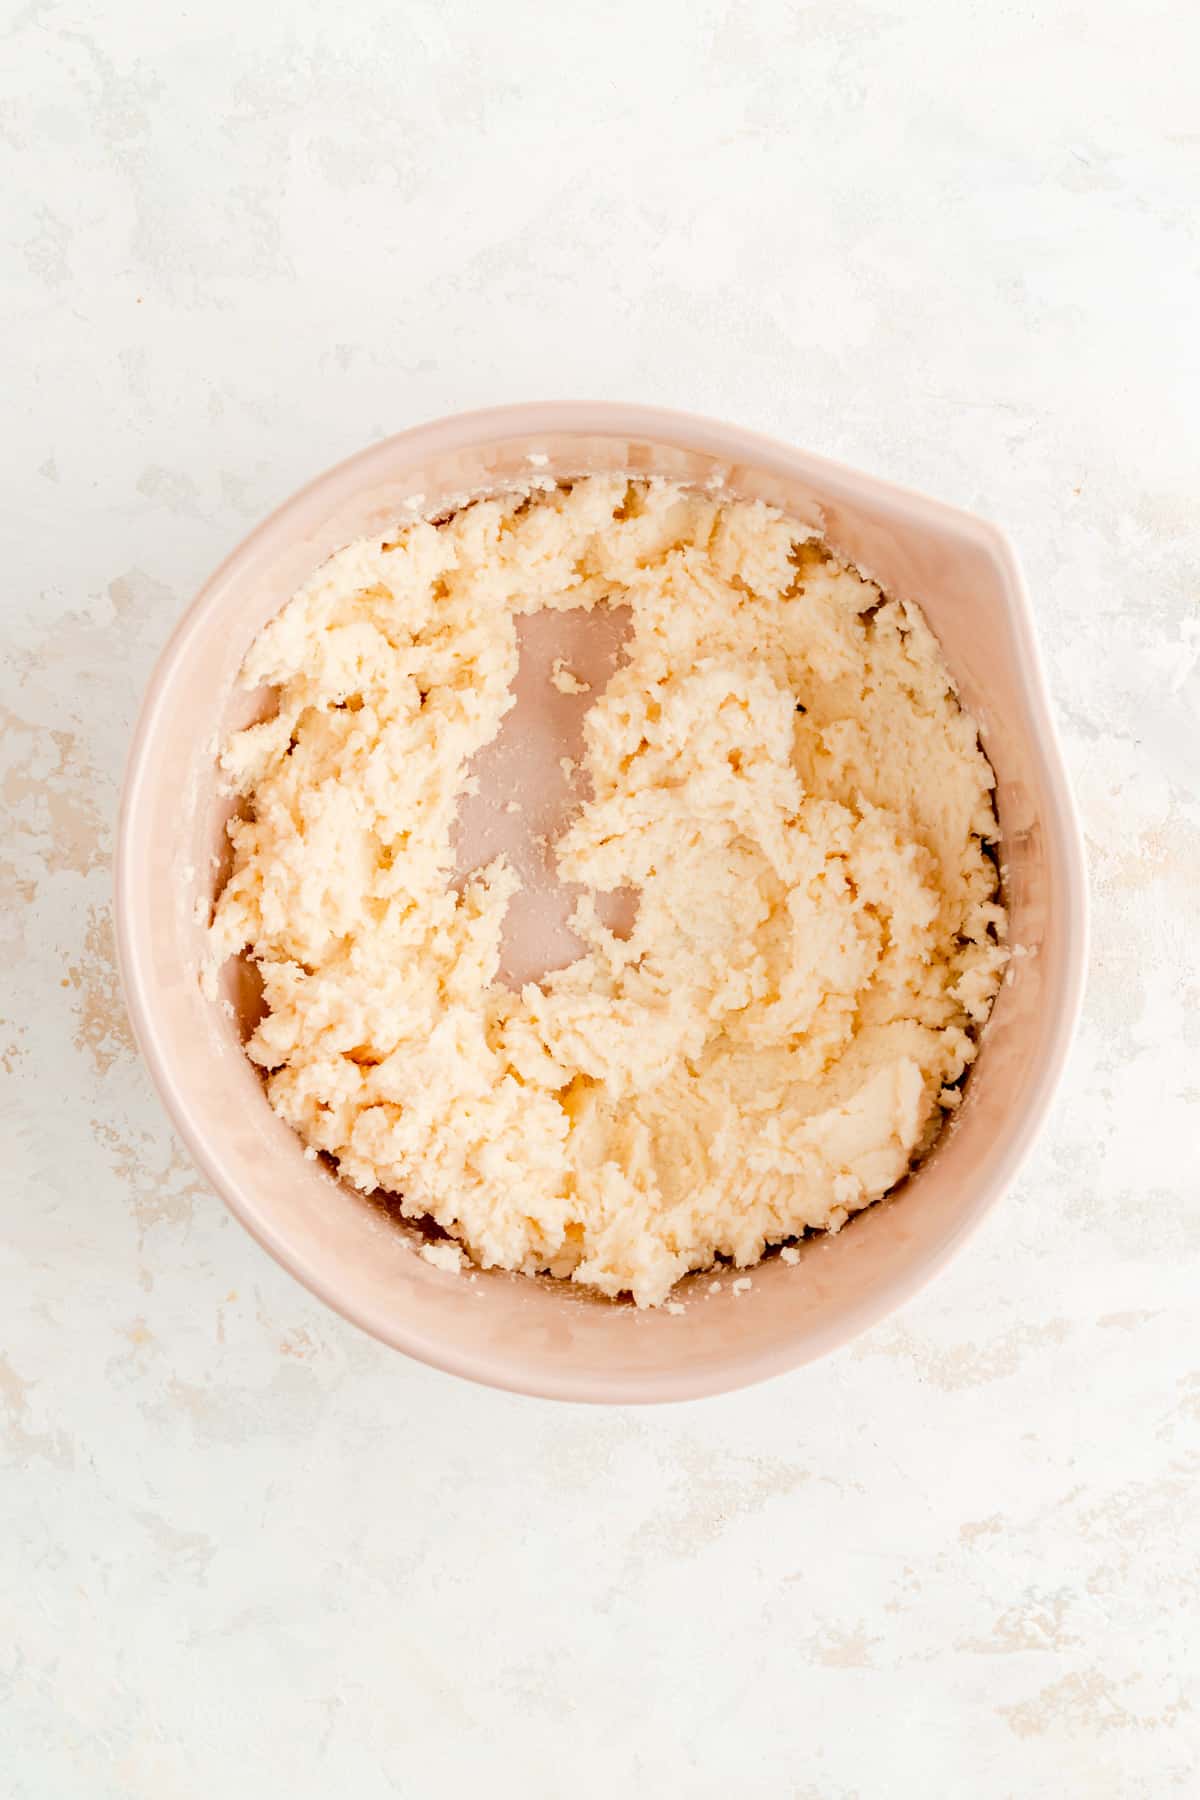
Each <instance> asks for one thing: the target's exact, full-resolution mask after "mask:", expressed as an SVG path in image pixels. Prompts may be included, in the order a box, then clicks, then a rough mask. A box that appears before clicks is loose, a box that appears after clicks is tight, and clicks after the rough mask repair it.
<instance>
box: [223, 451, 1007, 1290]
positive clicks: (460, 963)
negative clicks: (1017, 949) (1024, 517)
mask: <svg viewBox="0 0 1200 1800" xmlns="http://www.w3.org/2000/svg"><path fill="white" fill-rule="evenodd" d="M603 606H622V607H627V608H628V609H629V612H630V616H631V619H632V629H631V631H630V634H629V636H628V638H627V640H626V643H625V660H624V661H623V662H622V663H620V664H619V665H618V666H617V667H616V668H615V671H614V673H613V674H612V676H611V678H610V679H609V681H608V683H607V685H606V686H605V687H604V688H603V691H601V692H597V693H596V695H595V697H594V700H593V703H592V704H591V706H590V709H589V710H588V712H587V714H586V718H585V722H584V764H583V771H582V772H583V775H584V776H585V777H586V782H587V783H588V784H589V789H587V790H585V791H590V798H587V799H585V800H584V801H583V803H582V805H581V806H580V807H579V808H578V810H577V812H576V813H575V814H574V816H573V817H572V818H571V820H570V822H569V824H568V826H567V828H566V829H565V830H564V832H563V833H562V835H561V836H560V837H559V838H558V840H557V842H556V843H555V844H554V846H553V850H554V854H555V856H556V859H557V866H558V872H559V874H560V876H561V877H562V879H563V880H564V881H567V882H573V883H578V884H579V885H580V887H581V888H582V889H583V894H582V897H581V899H580V900H579V903H578V906H577V907H576V911H575V915H574V918H573V920H572V926H573V929H574V931H575V932H576V934H577V936H578V938H579V940H580V942H581V944H582V946H583V954H582V955H581V956H580V957H579V958H578V960H577V961H575V962H573V963H571V964H570V966H569V967H566V968H561V969H557V970H555V971H554V972H552V973H549V974H546V975H545V976H544V977H543V978H542V979H541V980H540V981H539V982H530V983H527V984H526V985H525V986H524V987H523V988H522V989H521V990H520V991H519V992H515V991H513V990H512V989H510V988H509V987H508V986H507V985H506V984H505V983H504V982H503V981H502V980H500V979H499V978H498V968H499V957H500V948H501V934H502V929H503V925H504V916H505V910H506V907H507V906H508V903H509V900H510V897H511V896H512V894H513V892H514V890H515V886H516V882H517V879H518V878H517V876H516V874H515V872H514V870H513V868H512V867H511V866H510V864H509V863H508V862H507V861H506V860H505V858H504V857H497V858H496V859H495V860H493V861H491V862H490V863H489V864H488V866H486V867H483V868H479V869H478V870H476V871H474V872H473V874H472V875H471V876H470V878H469V879H468V880H467V881H465V883H459V884H458V885H457V886H456V885H454V884H453V883H452V881H451V876H452V874H453V871H454V867H455V842H454V833H455V819H456V814H457V811H458V807H459V802H460V800H461V799H462V798H463V796H464V794H465V793H466V792H467V791H468V789H469V786H470V783H471V779H472V777H471V765H472V760H473V758H474V757H475V756H476V754H477V752H478V751H480V750H481V748H482V747H483V746H485V745H487V744H488V743H489V742H490V740H492V739H493V738H494V737H495V735H496V733H497V731H498V730H499V727H500V723H501V720H502V719H503V717H504V715H505V712H506V711H507V709H508V707H509V706H510V704H511V703H512V696H511V685H512V681H513V677H514V674H515V670H516V660H517V636H516V622H517V619H518V618H519V617H520V616H522V615H524V614H528V613H532V612H535V611H537V610H539V609H541V608H545V607H549V608H557V609H569V608H579V607H583V608H593V607H603ZM244 680H245V681H246V683H247V685H249V686H257V685H258V684H260V683H270V684H273V685H274V686H276V687H277V688H278V691H279V708H278V712H277V714H276V715H275V716H274V717H273V718H271V719H269V720H267V721H265V722H263V723H261V724H257V725H253V726H251V727H250V728H249V729H247V730H245V731H242V732H239V733H237V734H236V735H235V736H234V737H233V738H232V739H231V741H230V742H229V743H228V745H227V746H226V748H225V751H224V754H223V757H222V763H223V766H224V768H225V770H226V772H227V774H228V776H229V777H230V779H231V781H232V783H233V785H234V786H235V787H236V789H237V790H238V791H239V792H240V793H241V794H242V795H244V796H245V797H246V800H247V808H246V813H247V816H245V817H243V818H241V819H238V820H235V821H233V822H232V823H231V826H230V836H231V838H232V842H233V851H234V865H233V870H232V873H231V874H230V876H229V879H228V882H227V884H226V886H225V888H224V890H223V892H222V893H221V895H220V896H219V899H218V901H217V904H216V908H215V913H214V918H213V922H212V926H211V931H210V950H211V957H210V961H209V965H208V967H207V969H206V972H205V980H206V984H207V987H208V990H209V991H210V992H215V984H216V971H217V969H218V967H219V966H220V964H221V963H222V962H223V961H224V960H225V959H226V958H227V957H230V956H236V955H238V954H239V953H248V954H249V956H250V957H251V958H252V959H253V960H254V962H256V963H257V965H258V967H259V969H260V971H261V974H262V979H263V985H264V999H265V1004H266V1008H267V1010H266V1013H265V1016H264V1017H263V1019H262V1021H261V1023H260V1024H259V1025H258V1027H257V1029H256V1030H255V1031H254V1033H253V1036H252V1037H251V1038H250V1040H249V1042H248V1044H247V1052H248V1054H249V1056H250V1057H251V1058H252V1059H253V1061H254V1062H255V1063H256V1064H258V1065H259V1067H260V1068H262V1069H263V1070H264V1071H266V1081H267V1092H268V1095H269V1097H270V1101H271V1104H272V1106H273V1107H274V1108H275V1110H276V1111H277V1112H278V1113H279V1114H280V1115H281V1116H282V1117H283V1118H284V1119H286V1120H288V1121H289V1122H290V1123H291V1124H292V1125H293V1126H294V1127H295V1129H296V1130H297V1131H298V1132H299V1134H300V1136H301V1137H302V1138H303V1140H304V1141H305V1143H306V1144H307V1145H309V1146H310V1147H314V1148H316V1149H317V1150H319V1151H324V1152H327V1153H328V1154H329V1155H330V1156H331V1157H333V1158H334V1159H335V1160H336V1162H337V1165H338V1167H339V1169H340V1171H341V1173H342V1175H343V1176H345V1177H347V1178H348V1179H349V1180H350V1181H351V1182H353V1183H354V1184H355V1185H356V1186H357V1187H359V1188H361V1189H362V1190H363V1191H364V1192H368V1193H369V1192H372V1191H374V1190H377V1189H382V1190H386V1191H388V1192H390V1193H392V1194H396V1195H399V1196H401V1197H402V1199H401V1204H402V1208H403V1211H404V1212H405V1213H406V1214H408V1215H410V1216H412V1217H420V1216H426V1217H429V1218H432V1219H434V1220H436V1221H437V1223H438V1224H439V1225H440V1226H442V1227H443V1228H444V1229H445V1231H447V1232H448V1233H449V1234H450V1235H451V1236H452V1237H453V1238H454V1239H456V1240H458V1242H459V1243H460V1244H461V1245H462V1246H463V1249H464V1250H465V1251H466V1253H467V1254H468V1255H469V1256H470V1257H471V1258H472V1259H473V1260H474V1261H475V1262H476V1263H478V1264H480V1265H482V1266H484V1267H490V1266H500V1267H502V1268H506V1269H514V1270H523V1271H526V1272H528V1273H534V1272H539V1271H549V1272H550V1273H551V1274H553V1275H557V1276H562V1277H564V1278H570V1279H571V1280H573V1281H575V1282H580V1283H584V1284H586V1285H588V1286H589V1287H591V1288H594V1289H598V1290H599V1291H600V1292H602V1293H604V1294H608V1295H621V1294H631V1295H632V1296H633V1298H634V1300H635V1301H637V1302H638V1304H639V1305H643V1306H653V1305H657V1304H659V1303H660V1302H662V1301H663V1300H664V1299H665V1298H666V1296H667V1295H668V1294H669V1292H670V1290H671V1287H672V1285H673V1284H674V1283H675V1282H676V1281H677V1280H678V1279H679V1278H680V1276H682V1275H683V1274H685V1273H686V1272H687V1271H688V1270H691V1269H703V1268H707V1267H709V1266H710V1265H711V1264H712V1263H713V1262H714V1260H715V1259H716V1258H718V1257H724V1258H728V1259H730V1260H731V1261H732V1262H734V1263H735V1264H736V1265H737V1266H738V1267H742V1268H744V1267H748V1266H749V1265H751V1264H753V1263H754V1262H756V1261H757V1260H758V1259H759V1258H760V1257H761V1256H762V1254H763V1252H764V1250H765V1249H766V1248H767V1247H768V1246H770V1245H772V1244H779V1243H783V1242H785V1241H787V1240H790V1239H794V1238H795V1237H797V1236H799V1235H801V1234H803V1233H804V1232H806V1231H809V1230H828V1231H836V1230H837V1229H838V1228H839V1226H841V1224H842V1223H843V1222H844V1221H845V1219H846V1218H847V1216H848V1215H849V1214H851V1213H853V1212H855V1211H857V1210H858V1209H859V1208H861V1207H864V1206H867V1205H869V1204H870V1203H871V1202H872V1201H873V1200H875V1199H877V1198H878V1197H879V1196H880V1195H882V1194H884V1193H886V1192H887V1190H888V1189H889V1188H891V1187H892V1186H894V1185H895V1183H896V1182H898V1181H899V1180H900V1179H901V1177H902V1176H903V1175H904V1174H905V1172H906V1170H907V1169H908V1168H909V1167H910V1165H911V1164H912V1163H913V1162H914V1161H915V1160H917V1159H918V1158H919V1157H920V1156H921V1155H923V1154H924V1153H925V1151H926V1150H927V1149H928V1148H929V1146H930V1145H931V1143H932V1141H933V1139H934V1138H935V1136H936V1134H937V1131H938V1129H939V1126H940V1125H941V1123H942V1121H943V1119H944V1117H945V1114H946V1111H947V1109H948V1108H949V1107H950V1106H952V1105H953V1103H954V1100H955V1099H956V1098H957V1089H956V1087H955V1085H954V1084H956V1083H958V1082H959V1080H960V1078H961V1077H962V1075H963V1073H964V1071H965V1070H966V1068H967V1066H968V1064H969V1063H970V1062H971V1060H972V1059H973V1057H974V1056H975V1053H976V1047H977V1040H978V1034H979V1030H980V1027H981V1026H982V1024H983V1023H984V1021H985V1020H986V1018H987V1015H988V1012H989V1010H990V1008H991V1005H992V1001H993V999H994V997H995V993H996V989H997V986H998V983H999V980H1000V976H1001V972H1002V969H1003V965H1004V961H1005V957H1006V951H1005V949H1004V946H1003V938H1004V933H1005V914H1004V910H1003V907H1002V906H1001V904H1000V900H999V896H998V892H997V880H996V870H995V864H994V862H993V860H992V858H991V856H990V855H989V854H988V852H987V849H986V848H985V846H987V845H989V844H991V843H992V842H993V841H994V840H995V839H996V837H997V824H996V815H995V810H994V807H993V801H992V788H993V776H992V771H991V768H990V766H989V764H988V762H987V759H986V758H985V756H984V755H983V752H982V750H981V748H980V745H979V740H978V733H977V730H976V726H975V724H974V722H973V720H972V719H971V718H970V717H969V716H968V715H967V713H966V712H964V711H963V710H962V708H961V707H960V705H959V703H958V701H957V699H956V697H955V694H954V690H953V686H952V683H951V680H950V677H949V675H948V672H947V670H946V668H945V665H944V663H943V661H942V658H941V655H940V653H939V650H938V646H937V644H936V642H935V640H934V638H933V637H932V635H931V633H930V631H929V629H928V627H927V626H926V624H925V621H924V619H923V617H922V615H921V613H920V611H919V610H918V609H917V607H916V606H914V605H912V604H911V603H906V602H903V601H900V600H896V599H889V598H886V597H884V596H883V595H881V593H880V591H879V589H878V588H877V587H875V586H874V585H873V584H872V583H871V582H870V581H867V580H865V579H863V578H862V577H861V576H860V575H859V574H858V573H857V572H856V571H855V570H853V569H851V568H847V567H844V566H842V565H840V564H839V563H838V562H837V561H836V560H835V559H834V558H833V557H832V556H831V554H830V553H829V552H828V550H827V549H826V547H825V546H824V544H823V543H822V542H821V541H820V540H819V538H818V537H817V536H816V535H815V534H814V533H813V532H811V531H810V530H808V529H807V528H806V527H803V526H800V525H798V524H796V523H795V522H794V521H790V520H788V519H787V518H785V517H783V516H781V515H780V514H779V513H777V512H774V511H772V510H771V509H769V508H767V507H765V506H763V505H761V504H759V503H749V502H740V501H734V500H730V499H728V498H726V497H722V496H721V495H719V494H712V493H705V494H701V493H697V492H691V491H684V490H680V489H678V488H676V487H673V486H671V485H669V484H667V483H664V482H657V481H626V480H625V479H624V478H612V477H591V478H588V479H585V480H580V481H577V482H575V483H574V484H573V485H569V486H563V487H559V488H553V489H551V490H550V491H546V492H537V493H532V494H527V495H524V496H522V495H519V494H506V495H502V496H497V497H493V498H486V499H481V500H477V501H475V502H473V503H471V504H469V505H466V506H464V507H462V508H461V509H460V510H458V511H457V512H455V513H454V514H453V515H452V516H451V517H449V518H448V519H446V520H444V521H443V522H441V523H439V524H436V525H435V524H433V523H429V522H426V521H417V522H415V523H412V524H407V525H404V526H403V527H401V528H399V529H398V530H397V531H396V532H394V533H392V534H389V535H388V536H387V537H383V538H371V539H365V540H362V541H359V542H357V543H354V544H351V545H349V546H348V547H347V548H346V549H344V550H342V551H340V552H339V553H338V554H337V555H336V556H334V557H332V558H331V559H330V561H329V562H327V563H326V564H325V565H324V566H323V567H322V568H321V569H319V570H318V571H317V573H316V574H315V575H314V576H313V577H312V579H311V580H310V581H309V582H308V583H307V584H306V585H305V586H304V587H303V588H302V589H301V590H300V591H299V592H298V593H297V594H296V596H295V597H294V598H293V599H292V601H291V602H290V603H289V604H288V605H287V606H286V607H285V608H284V610H283V611H282V612H281V613H280V614H279V615H278V617H277V618H275V619H274V620H273V621H272V622H271V623H270V624H269V625H268V626H267V627H266V629H265V630H264V631H263V632H262V634H261V635H260V637H259V638H258V640H257V641H256V643H255V644H254V646H253V648H252V650H251V652H250V655H249V658H248V660H247V663H246V667H245V670H244ZM564 685H565V684H564ZM630 889H632V890H636V893H637V896H638V900H637V907H636V914H635V917H634V919H633V923H632V927H631V929H630V931H629V935H628V936H627V937H618V936H616V935H614V933H613V932H612V931H611V930H609V929H608V928H607V927H606V925H605V924H604V923H603V922H602V920H601V918H600V916H599V911H598V909H597V906H596V904H595V901H594V899H593V896H594V895H596V894H601V895H604V894H610V893H612V892H614V891H615V890H630Z"/></svg>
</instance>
